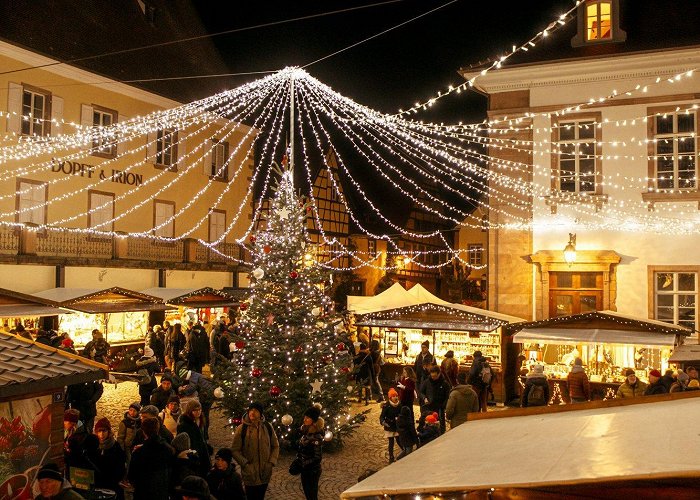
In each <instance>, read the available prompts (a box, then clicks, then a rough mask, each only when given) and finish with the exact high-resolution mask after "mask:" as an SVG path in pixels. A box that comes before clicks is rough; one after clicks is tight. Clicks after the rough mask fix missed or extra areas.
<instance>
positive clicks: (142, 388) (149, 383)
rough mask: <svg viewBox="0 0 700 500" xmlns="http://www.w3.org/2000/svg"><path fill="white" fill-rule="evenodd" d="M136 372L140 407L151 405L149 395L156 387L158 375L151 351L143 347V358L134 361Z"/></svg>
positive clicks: (156, 363)
mask: <svg viewBox="0 0 700 500" xmlns="http://www.w3.org/2000/svg"><path fill="white" fill-rule="evenodd" d="M136 369H137V370H138V372H137V373H138V375H139V379H138V384H139V396H141V406H146V405H148V404H150V403H151V393H152V392H153V391H154V390H155V388H156V387H158V382H157V381H156V373H158V361H157V360H156V358H155V356H154V355H153V349H151V348H150V347H145V348H144V349H143V356H141V357H140V358H139V359H137V360H136Z"/></svg>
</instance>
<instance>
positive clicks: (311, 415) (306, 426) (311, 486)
mask: <svg viewBox="0 0 700 500" xmlns="http://www.w3.org/2000/svg"><path fill="white" fill-rule="evenodd" d="M324 425H325V423H324V421H323V418H322V417H321V410H319V409H318V408H316V407H315V406H312V407H310V408H309V409H308V410H306V411H305V412H304V423H303V424H302V426H301V430H300V434H301V438H299V445H298V450H299V451H298V453H297V458H299V459H300V460H301V487H302V489H303V490H304V496H305V497H306V500H318V481H319V479H320V478H321V456H322V453H323V434H324Z"/></svg>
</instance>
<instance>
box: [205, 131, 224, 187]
mask: <svg viewBox="0 0 700 500" xmlns="http://www.w3.org/2000/svg"><path fill="white" fill-rule="evenodd" d="M212 141H213V142H214V145H213V147H212V150H211V165H210V170H209V176H210V177H213V178H215V179H219V180H227V179H228V165H227V164H226V161H227V160H228V142H225V141H217V140H216V139H212Z"/></svg>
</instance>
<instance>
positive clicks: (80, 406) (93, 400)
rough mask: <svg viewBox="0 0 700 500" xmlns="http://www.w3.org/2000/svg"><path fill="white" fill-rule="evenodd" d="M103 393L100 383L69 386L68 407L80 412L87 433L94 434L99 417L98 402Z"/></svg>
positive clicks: (67, 391)
mask: <svg viewBox="0 0 700 500" xmlns="http://www.w3.org/2000/svg"><path fill="white" fill-rule="evenodd" d="M103 392H104V387H103V386H102V383H101V382H98V381H95V382H85V383H82V384H73V385H69V386H68V389H67V390H66V407H70V408H75V409H76V410H78V411H79V412H80V419H81V420H82V421H83V425H84V426H85V430H86V431H87V432H92V426H93V424H94V423H95V416H96V415H97V402H98V401H99V400H100V398H101V397H102V393H103Z"/></svg>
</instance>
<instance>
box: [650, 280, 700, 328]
mask: <svg viewBox="0 0 700 500" xmlns="http://www.w3.org/2000/svg"><path fill="white" fill-rule="evenodd" d="M654 288H655V297H656V303H655V315H656V319H658V320H660V321H666V322H667V323H673V324H674V325H681V326H685V327H687V328H691V329H693V330H695V329H696V325H697V312H698V310H697V308H698V273H697V272H655V273H654Z"/></svg>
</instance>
